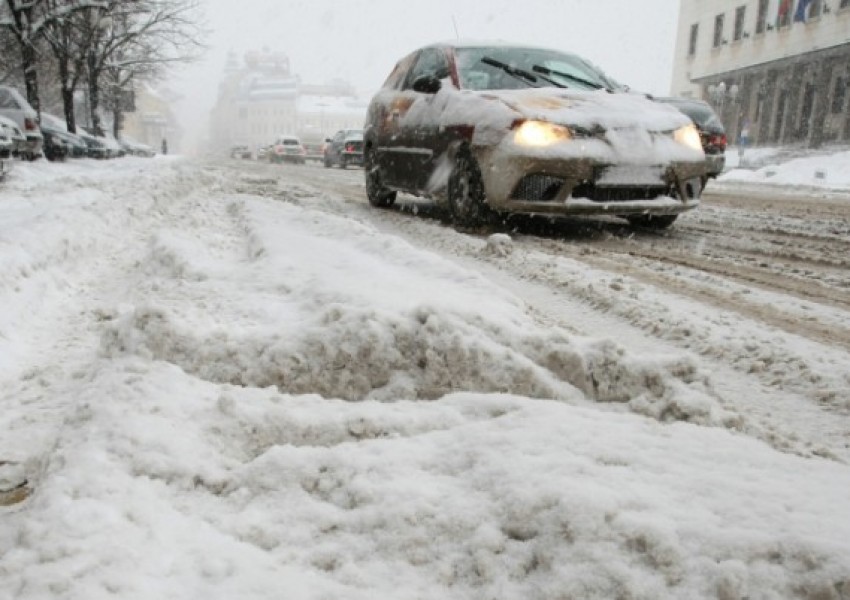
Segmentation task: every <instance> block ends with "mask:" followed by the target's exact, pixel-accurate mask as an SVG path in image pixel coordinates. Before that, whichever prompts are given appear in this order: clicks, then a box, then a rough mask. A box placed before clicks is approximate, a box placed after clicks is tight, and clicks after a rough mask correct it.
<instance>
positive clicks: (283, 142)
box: [269, 135, 307, 165]
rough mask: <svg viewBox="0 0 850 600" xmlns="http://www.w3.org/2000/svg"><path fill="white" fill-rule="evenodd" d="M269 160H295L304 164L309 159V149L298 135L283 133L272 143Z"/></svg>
mask: <svg viewBox="0 0 850 600" xmlns="http://www.w3.org/2000/svg"><path fill="white" fill-rule="evenodd" d="M269 160H270V161H271V162H273V163H282V162H293V163H297V164H299V165H303V164H304V163H305V162H306V160H307V151H306V150H305V149H304V146H303V145H302V144H301V140H299V139H298V137H296V136H294V135H283V136H281V137H279V138H278V139H277V140H275V143H274V144H273V145H272V149H271V152H269Z"/></svg>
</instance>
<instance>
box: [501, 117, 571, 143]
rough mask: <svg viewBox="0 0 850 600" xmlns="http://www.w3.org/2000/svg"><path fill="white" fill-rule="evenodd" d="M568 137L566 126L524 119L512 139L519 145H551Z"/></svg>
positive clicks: (568, 132)
mask: <svg viewBox="0 0 850 600" xmlns="http://www.w3.org/2000/svg"><path fill="white" fill-rule="evenodd" d="M570 138H572V134H571V133H570V130H569V129H568V128H567V127H564V126H563V125H555V124H554V123H548V122H546V121H525V122H524V123H523V124H522V125H520V126H519V127H518V128H517V130H516V131H515V132H514V141H515V142H516V143H517V144H519V145H520V146H551V145H552V144H557V143H558V142H564V141H567V140H569V139H570Z"/></svg>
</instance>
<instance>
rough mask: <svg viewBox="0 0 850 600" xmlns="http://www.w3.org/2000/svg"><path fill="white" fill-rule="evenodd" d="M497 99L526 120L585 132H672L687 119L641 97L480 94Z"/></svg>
mask: <svg viewBox="0 0 850 600" xmlns="http://www.w3.org/2000/svg"><path fill="white" fill-rule="evenodd" d="M481 95H482V96H483V97H485V98H493V99H498V100H500V101H501V102H503V103H504V104H505V105H507V106H508V107H509V108H511V109H512V110H514V111H516V112H518V113H520V114H522V116H523V117H525V118H528V119H540V120H544V121H552V122H554V123H560V124H563V125H572V126H574V127H581V128H585V129H592V128H594V127H602V128H603V129H606V130H608V129H622V128H627V127H628V128H632V127H639V128H642V129H646V130H647V131H655V132H662V131H673V130H675V129H678V128H679V127H682V126H683V125H688V124H689V123H690V122H691V121H690V119H689V118H688V117H687V116H685V115H683V114H682V113H681V112H680V111H678V110H676V109H675V108H673V107H670V106H667V105H663V104H658V103H656V102H653V101H651V100H649V99H648V98H646V97H645V96H643V95H641V94H633V93H614V94H612V93H610V92H606V91H604V90H599V91H594V92H578V91H569V90H560V89H559V90H554V89H551V88H548V89H527V90H499V91H491V92H486V93H481Z"/></svg>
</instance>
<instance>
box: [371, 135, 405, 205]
mask: <svg viewBox="0 0 850 600" xmlns="http://www.w3.org/2000/svg"><path fill="white" fill-rule="evenodd" d="M364 163H365V165H366V167H365V175H366V196H367V197H368V198H369V204H371V205H372V206H374V207H376V208H389V207H390V206H392V205H393V204H395V199H396V195H397V193H396V192H394V191H391V190H389V189H388V188H386V187H385V186H384V184H383V183H382V182H381V168H380V167H379V166H378V164H377V163H376V162H375V153H374V151H373V150H371V149H369V150H367V151H366V156H365V157H364Z"/></svg>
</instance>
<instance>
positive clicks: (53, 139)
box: [41, 126, 71, 162]
mask: <svg viewBox="0 0 850 600" xmlns="http://www.w3.org/2000/svg"><path fill="white" fill-rule="evenodd" d="M41 135H42V137H43V138H44V147H43V150H44V157H45V158H46V159H47V160H49V161H51V162H53V161H62V160H65V159H66V158H67V157H68V156H69V155H70V154H71V146H70V144H68V143H67V142H66V141H65V139H64V137H63V136H62V135H61V134H60V133H59V132H57V131H53V130H51V129H50V128H48V127H43V126H42V128H41Z"/></svg>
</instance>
